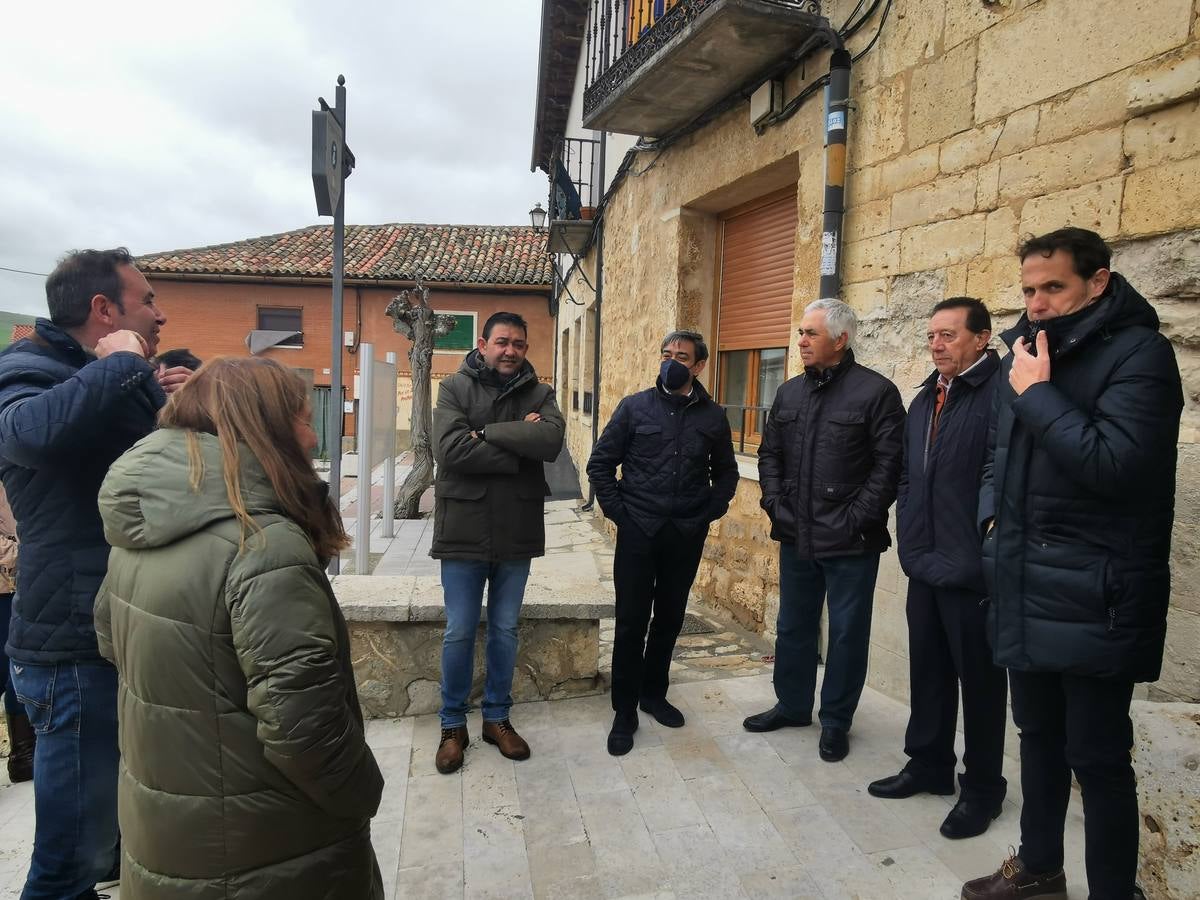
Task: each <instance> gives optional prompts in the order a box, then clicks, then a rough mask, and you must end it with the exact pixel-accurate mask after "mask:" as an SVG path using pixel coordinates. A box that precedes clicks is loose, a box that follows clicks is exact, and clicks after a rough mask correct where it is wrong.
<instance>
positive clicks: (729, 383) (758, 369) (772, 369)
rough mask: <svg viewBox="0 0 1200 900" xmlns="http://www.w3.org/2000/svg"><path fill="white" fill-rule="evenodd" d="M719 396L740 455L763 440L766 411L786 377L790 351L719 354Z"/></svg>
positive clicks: (773, 349)
mask: <svg viewBox="0 0 1200 900" xmlns="http://www.w3.org/2000/svg"><path fill="white" fill-rule="evenodd" d="M719 363H720V365H719V371H720V373H721V374H720V381H719V384H718V387H717V396H718V397H720V402H721V404H722V405H723V406H724V407H725V415H726V416H727V417H728V418H729V428H730V430H731V431H732V432H733V442H734V443H735V444H737V445H738V449H739V451H741V452H745V451H753V450H755V449H757V448H758V445H759V444H760V443H761V441H762V431H763V426H765V425H766V421H767V413H766V410H767V409H768V408H769V407H770V406H771V403H772V402H774V400H775V392H776V391H778V390H779V386H780V385H781V384H783V382H784V380H785V379H786V378H787V348H786V347H770V348H767V349H763V350H731V351H728V352H726V353H721V354H720V359H719Z"/></svg>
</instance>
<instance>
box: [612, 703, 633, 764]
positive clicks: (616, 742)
mask: <svg viewBox="0 0 1200 900" xmlns="http://www.w3.org/2000/svg"><path fill="white" fill-rule="evenodd" d="M637 730H638V714H637V710H636V709H631V710H628V711H623V712H618V713H617V714H616V716H614V717H613V723H612V730H610V731H609V732H608V752H609V754H610V755H612V756H624V755H625V754H626V753H628V752H629V751H630V750H632V749H633V733H634V732H635V731H637Z"/></svg>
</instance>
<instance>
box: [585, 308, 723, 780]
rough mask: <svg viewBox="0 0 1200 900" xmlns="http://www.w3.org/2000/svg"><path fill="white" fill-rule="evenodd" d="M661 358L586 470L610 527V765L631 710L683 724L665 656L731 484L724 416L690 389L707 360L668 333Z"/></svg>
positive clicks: (703, 349) (700, 342) (691, 336)
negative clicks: (613, 607) (613, 619)
mask: <svg viewBox="0 0 1200 900" xmlns="http://www.w3.org/2000/svg"><path fill="white" fill-rule="evenodd" d="M661 351H662V365H661V366H660V368H659V377H658V382H657V384H655V386H654V387H652V388H648V389H646V390H644V391H641V392H639V393H637V394H632V395H630V396H628V397H626V398H625V399H623V400H622V401H621V402H620V403H619V404H618V405H617V408H616V410H614V411H613V416H612V419H610V420H609V423H608V425H607V426H606V427H605V429H604V432H603V434H601V435H600V440H599V441H597V442H596V447H595V449H594V450H593V451H592V456H591V459H590V460H588V465H587V474H588V478H589V479H590V480H591V482H592V487H593V488H594V489H595V491H596V497H597V499H599V501H600V506H601V508H602V509H603V510H604V514H605V516H607V517H608V518H610V519H612V520H613V522H614V523H616V526H617V550H616V555H615V557H614V559H613V582H614V587H615V589H616V594H617V627H616V635H615V638H614V641H613V658H612V707H613V711H614V712H615V716H614V719H613V726H612V731H611V732H610V733H609V736H608V752H609V753H611V754H612V755H614V756H621V755H624V754H626V753H628V752H629V751H630V750H631V749H633V734H634V732H635V731H637V728H638V707H639V706H640V707H641V709H642V711H643V712H646V713H649V714H650V715H651V716H653V717H654V719H655V720H656V721H658V722H659V723H660V724H662V725H665V726H667V727H668V728H679V727H681V726H682V725H683V713H681V712H680V711H679V710H678V709H677V708H675V706H673V705H672V704H671V703H670V702H668V700H667V685H668V671H669V670H670V667H671V654H672V653H673V651H674V649H675V639H676V638H678V637H679V630H680V628H682V627H683V616H684V610H685V608H686V607H687V599H688V592H689V591H690V590H691V587H692V581H693V580H694V579H695V577H696V570H697V568H698V567H699V565H700V555H701V553H702V551H703V550H704V540H705V538H706V537H707V536H708V525H709V523H710V522H713V521H715V520H717V519H719V518H721V516H723V515H724V514H725V510H727V509H728V508H729V501H730V500H732V499H733V494H734V491H736V490H737V483H738V470H737V461H736V460H735V459H734V456H733V440H732V436H731V433H730V429H729V421H728V420H727V419H726V417H725V411H724V410H723V409H722V408H721V407H720V406H718V405H717V404H716V403H715V402H713V400H712V398H711V397H709V395H708V392H707V391H706V390H705V389H704V385H702V384H701V383H700V382H699V381H697V380H696V376H698V375H699V374H700V373H701V372H702V371H703V370H704V366H705V363H706V362H707V360H708V346H707V345H706V344H705V343H704V338H703V337H702V336H701V335H699V334H697V333H696V332H694V331H673V332H671V333H670V334H668V335H667V336H666V337H665V338H663V341H662V344H661ZM618 466H620V467H621V479H620V480H619V481H618V480H617V477H616V472H617V467H618ZM652 613H653V617H651V614H652Z"/></svg>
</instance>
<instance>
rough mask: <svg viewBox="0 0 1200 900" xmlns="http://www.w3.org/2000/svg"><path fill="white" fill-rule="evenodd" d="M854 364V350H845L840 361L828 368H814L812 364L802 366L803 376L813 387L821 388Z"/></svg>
mask: <svg viewBox="0 0 1200 900" xmlns="http://www.w3.org/2000/svg"><path fill="white" fill-rule="evenodd" d="M853 365H854V351H853V350H847V351H846V355H845V356H843V357H842V360H841V362H839V363H838V364H837V365H836V366H833V367H832V368H829V369H815V368H813V367H812V366H805V367H804V377H805V378H807V379H808V380H809V381H811V382H812V385H813V387H814V388H818V389H819V388H823V387H825V386H826V385H827V384H829V383H830V382H832V381H833V380H834V379H835V378H837V377H838V376H839V375H841V374H842V373H843V372H845V371H846V370H847V369H849V368H851V367H852V366H853Z"/></svg>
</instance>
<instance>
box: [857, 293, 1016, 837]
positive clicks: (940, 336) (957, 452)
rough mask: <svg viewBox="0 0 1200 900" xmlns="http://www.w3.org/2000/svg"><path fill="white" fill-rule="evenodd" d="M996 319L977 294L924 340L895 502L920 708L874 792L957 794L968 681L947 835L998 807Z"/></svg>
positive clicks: (939, 318) (941, 307)
mask: <svg viewBox="0 0 1200 900" xmlns="http://www.w3.org/2000/svg"><path fill="white" fill-rule="evenodd" d="M991 336H992V318H991V316H990V315H989V314H988V311H987V307H985V306H984V305H983V303H981V302H980V301H979V300H976V299H974V298H972V297H953V298H951V299H949V300H943V301H942V302H941V303H939V304H937V306H935V307H934V309H933V315H932V317H931V318H930V320H929V327H928V329H927V333H926V338H927V341H928V344H929V352H930V355H931V356H932V357H933V365H934V368H935V369H936V371H934V372H933V373H932V374H931V375H930V376H929V378H927V379H926V380H925V384H924V385H923V386H922V388H921V392H920V393H919V394H917V396H916V399H914V400H913V402H912V406H911V407H910V409H909V413H908V419H907V425H906V427H905V429H904V469H903V471H902V474H901V477H900V492H899V495H898V498H897V513H896V520H897V537H898V543H899V549H900V564H901V566H903V568H904V572H905V574H907V575H908V577H909V582H908V609H907V612H908V639H909V656H908V659H909V675H910V683H911V694H912V709H911V713H910V715H909V719H908V730H907V732H906V733H905V737H904V752H905V753H906V754H907V755H908V757H909V760H908V763H907V764H906V765H905V767H904V769H903V770H901V772H900V774H898V775H893V776H891V777H889V778H883V779H880V780H879V781H875V782H873V783H872V784H871V785H870V786H869V787H868V788H867V790H868V791H869V792H870V793H871V794H873V795H874V796H876V797H885V798H897V799H898V798H903V797H911V796H913V795H914V794H918V793H930V794H953V793H954V766H955V763H956V762H957V758H956V757H955V754H954V732H955V727H956V725H957V722H958V696H959V685H960V684H961V686H962V705H963V726H964V731H965V736H966V752H965V753H964V754H963V763H964V765H965V768H966V771H965V772H964V773H963V774H962V775H961V776H959V783H960V785H961V787H962V793H961V794H960V796H959V800H958V803H957V804H956V805H955V807H954V809H953V810H951V812H950V814H949V815H948V816H947V817H946V821H945V822H943V823H942V828H941V832H942V834H943V835H944V836H945V837H948V838H965V837H973V836H975V835H978V834H982V833H983V832H984V831H986V830H987V827H988V825H989V824H991V821H992V819H994V818H995V817H996V816H998V815H999V814H1000V809H1001V804H1002V803H1003V801H1004V793H1005V788H1006V787H1007V784H1006V782H1005V780H1004V777H1003V776H1002V775H1001V774H1000V770H1001V766H1002V763H1003V759H1004V725H1005V719H1006V716H1007V713H1006V710H1005V700H1006V696H1007V682H1006V679H1005V674H1004V670H1003V669H1001V668H999V667H998V666H996V665H995V664H994V663H993V662H992V652H991V648H990V647H989V646H988V643H987V637H986V618H987V612H986V605H987V588H986V586H985V585H984V582H983V567H982V554H981V552H980V546H979V540H978V531H977V530H976V525H975V522H976V515H977V513H978V507H979V483H980V481H981V479H982V477H983V466H984V463H985V461H986V456H987V439H988V425H989V421H990V418H991V415H992V398H993V395H994V394H995V392H996V383H997V380H998V379H999V377H1000V359H999V356H998V355H997V354H996V352H995V351H994V350H989V349H988V340H989V339H990V338H991Z"/></svg>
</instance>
